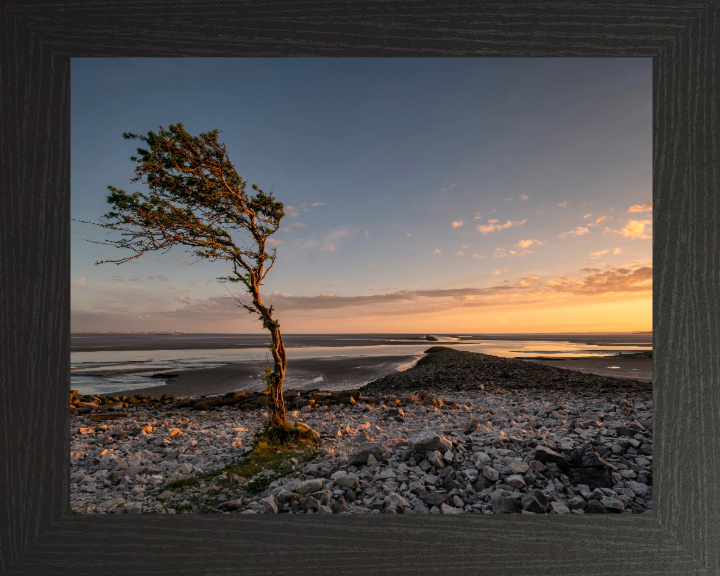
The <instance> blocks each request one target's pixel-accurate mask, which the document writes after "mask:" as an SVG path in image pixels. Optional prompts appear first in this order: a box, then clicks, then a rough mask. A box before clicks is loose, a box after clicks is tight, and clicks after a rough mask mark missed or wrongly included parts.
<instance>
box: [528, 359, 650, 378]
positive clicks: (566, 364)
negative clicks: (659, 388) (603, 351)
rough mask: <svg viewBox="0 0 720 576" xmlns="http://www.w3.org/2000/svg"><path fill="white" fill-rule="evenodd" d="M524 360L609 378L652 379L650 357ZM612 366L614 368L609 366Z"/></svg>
mask: <svg viewBox="0 0 720 576" xmlns="http://www.w3.org/2000/svg"><path fill="white" fill-rule="evenodd" d="M523 360H524V361H526V362H535V363H537V364H544V365H545V366H553V367H555V368H565V369H566V370H575V371H576V372H583V373H585V374H597V375H598V376H607V377H610V378H626V379H629V380H640V381H642V382H652V379H653V360H652V358H622V357H618V356H600V357H592V358H573V357H565V356H563V357H559V358H547V359H542V360H540V359H538V358H537V357H536V358H532V359H530V358H524V359H523ZM611 366H614V368H611Z"/></svg>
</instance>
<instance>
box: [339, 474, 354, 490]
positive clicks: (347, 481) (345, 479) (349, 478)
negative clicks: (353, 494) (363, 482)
mask: <svg viewBox="0 0 720 576" xmlns="http://www.w3.org/2000/svg"><path fill="white" fill-rule="evenodd" d="M335 485H337V486H343V487H344V488H350V489H351V490H356V489H358V488H360V479H359V478H358V477H357V476H356V475H355V474H347V475H345V476H340V477H338V478H336V479H335Z"/></svg>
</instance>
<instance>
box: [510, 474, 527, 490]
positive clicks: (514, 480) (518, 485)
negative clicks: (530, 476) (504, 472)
mask: <svg viewBox="0 0 720 576" xmlns="http://www.w3.org/2000/svg"><path fill="white" fill-rule="evenodd" d="M505 483H506V484H507V485H508V486H510V487H511V488H515V489H516V490H520V489H522V488H525V486H526V484H525V480H523V477H522V476H520V475H519V474H513V475H512V476H508V477H507V478H505Z"/></svg>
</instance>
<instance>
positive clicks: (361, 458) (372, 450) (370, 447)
mask: <svg viewBox="0 0 720 576" xmlns="http://www.w3.org/2000/svg"><path fill="white" fill-rule="evenodd" d="M370 455H372V456H373V457H374V458H375V460H376V461H378V462H379V461H380V460H381V459H382V450H381V449H380V446H378V445H377V444H371V443H367V444H363V445H362V446H360V448H359V449H358V450H357V452H355V453H354V454H353V455H352V457H351V458H350V465H351V466H357V465H359V464H367V461H368V457H369V456H370Z"/></svg>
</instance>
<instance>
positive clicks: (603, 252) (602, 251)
mask: <svg viewBox="0 0 720 576" xmlns="http://www.w3.org/2000/svg"><path fill="white" fill-rule="evenodd" d="M608 252H610V250H600V251H598V252H590V256H592V257H593V258H600V256H602V255H604V254H607V253H608Z"/></svg>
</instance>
